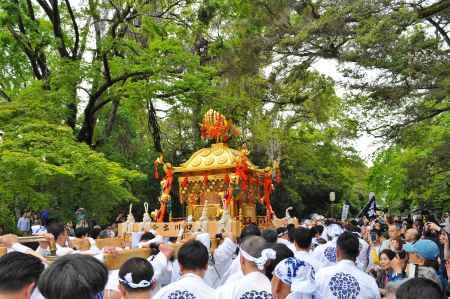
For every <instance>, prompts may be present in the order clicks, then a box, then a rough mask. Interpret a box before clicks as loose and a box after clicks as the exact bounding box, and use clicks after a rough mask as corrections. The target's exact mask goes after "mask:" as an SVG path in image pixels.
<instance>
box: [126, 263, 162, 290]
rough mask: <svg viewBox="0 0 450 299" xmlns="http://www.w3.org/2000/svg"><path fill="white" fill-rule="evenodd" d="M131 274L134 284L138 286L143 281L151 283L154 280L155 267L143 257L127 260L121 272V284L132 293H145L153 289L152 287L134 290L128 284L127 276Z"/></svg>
mask: <svg viewBox="0 0 450 299" xmlns="http://www.w3.org/2000/svg"><path fill="white" fill-rule="evenodd" d="M128 273H131V279H132V281H131V282H132V283H134V284H138V283H140V282H141V281H143V280H146V281H148V282H151V281H152V279H153V274H154V271H153V267H152V264H150V262H149V261H147V260H146V259H144V258H141V257H135V258H131V259H129V260H127V261H126V262H125V263H124V264H123V265H122V267H120V270H119V279H120V280H119V283H120V284H121V285H122V286H123V287H124V288H125V289H126V290H127V292H130V293H137V292H144V291H148V290H150V289H151V287H152V286H151V285H148V286H147V287H142V288H133V287H130V286H129V285H128V284H127V280H126V278H125V276H126V275H127V274H128Z"/></svg>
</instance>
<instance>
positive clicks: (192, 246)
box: [153, 240, 215, 299]
mask: <svg viewBox="0 0 450 299" xmlns="http://www.w3.org/2000/svg"><path fill="white" fill-rule="evenodd" d="M208 260H209V255H208V249H207V248H206V247H205V245H203V244H202V243H201V242H200V241H197V240H191V241H188V242H187V243H185V244H183V246H181V248H180V250H179V251H178V264H179V266H180V272H181V277H180V279H179V280H178V281H175V282H173V283H171V284H169V285H167V286H165V287H163V288H162V289H160V290H159V291H158V292H157V293H156V295H155V296H154V297H153V299H182V298H189V299H212V298H213V297H214V292H215V291H214V289H212V288H211V287H210V286H208V285H207V284H206V282H205V281H204V280H203V277H204V276H205V273H206V270H207V268H208Z"/></svg>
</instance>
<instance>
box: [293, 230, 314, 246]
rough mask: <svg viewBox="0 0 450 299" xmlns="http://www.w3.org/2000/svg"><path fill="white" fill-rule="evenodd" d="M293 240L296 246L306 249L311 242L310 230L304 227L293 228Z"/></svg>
mask: <svg viewBox="0 0 450 299" xmlns="http://www.w3.org/2000/svg"><path fill="white" fill-rule="evenodd" d="M294 241H295V244H296V245H297V246H298V247H300V248H302V249H308V248H309V247H310V246H311V242H312V234H311V230H309V229H307V228H305V227H298V228H296V229H295V230H294Z"/></svg>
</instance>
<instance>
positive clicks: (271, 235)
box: [261, 228, 278, 243]
mask: <svg viewBox="0 0 450 299" xmlns="http://www.w3.org/2000/svg"><path fill="white" fill-rule="evenodd" d="M261 237H263V238H264V239H265V240H266V242H267V243H276V242H277V240H278V234H277V231H276V230H274V229H270V228H268V229H265V230H263V232H262V234H261Z"/></svg>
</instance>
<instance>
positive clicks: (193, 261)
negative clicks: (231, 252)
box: [178, 240, 209, 270]
mask: <svg viewBox="0 0 450 299" xmlns="http://www.w3.org/2000/svg"><path fill="white" fill-rule="evenodd" d="M208 260H209V254H208V249H207V248H206V246H205V245H203V244H202V242H200V241H197V240H190V241H188V242H186V243H184V244H183V245H182V246H181V247H180V250H179V251H178V262H179V263H180V265H181V266H183V268H185V269H187V270H203V269H206V267H207V266H208Z"/></svg>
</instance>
